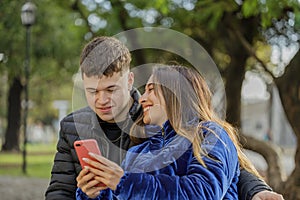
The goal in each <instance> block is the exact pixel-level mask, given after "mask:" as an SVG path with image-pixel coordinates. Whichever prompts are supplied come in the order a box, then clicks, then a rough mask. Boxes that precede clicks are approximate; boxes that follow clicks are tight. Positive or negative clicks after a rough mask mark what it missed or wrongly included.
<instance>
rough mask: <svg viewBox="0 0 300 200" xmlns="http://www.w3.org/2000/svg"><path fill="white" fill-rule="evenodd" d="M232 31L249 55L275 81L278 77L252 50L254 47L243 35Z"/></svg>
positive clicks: (234, 30)
mask: <svg viewBox="0 0 300 200" xmlns="http://www.w3.org/2000/svg"><path fill="white" fill-rule="evenodd" d="M231 31H232V32H233V34H234V35H235V36H236V37H237V38H238V40H239V41H240V42H241V44H242V45H243V46H244V48H245V49H246V50H247V51H248V53H249V54H250V55H251V56H253V57H254V58H255V59H256V60H257V61H258V62H259V63H260V64H261V65H262V67H263V68H264V70H265V71H266V72H268V73H269V74H270V76H272V78H273V79H275V78H276V77H275V76H274V75H273V73H272V72H271V71H270V70H269V69H268V67H267V66H266V65H265V63H264V61H262V60H261V59H260V58H259V57H258V56H257V55H256V52H255V50H254V49H253V48H252V46H251V45H250V44H249V42H248V41H247V40H246V39H245V38H244V37H243V36H242V34H241V33H240V32H239V31H237V30H236V29H233V30H232V29H231Z"/></svg>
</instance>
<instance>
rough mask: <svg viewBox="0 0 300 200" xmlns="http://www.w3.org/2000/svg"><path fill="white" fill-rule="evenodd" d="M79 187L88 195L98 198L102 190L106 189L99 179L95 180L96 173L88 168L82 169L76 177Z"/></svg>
mask: <svg viewBox="0 0 300 200" xmlns="http://www.w3.org/2000/svg"><path fill="white" fill-rule="evenodd" d="M76 180H77V187H79V188H80V189H81V190H82V191H83V192H84V193H85V194H86V195H87V196H88V197H90V198H92V199H93V198H96V197H97V196H98V195H99V193H100V191H101V190H104V189H106V188H107V187H105V186H103V185H102V186H100V185H99V181H97V180H95V175H94V174H93V173H90V172H89V170H88V169H82V170H81V172H80V173H79V175H78V176H77V178H76Z"/></svg>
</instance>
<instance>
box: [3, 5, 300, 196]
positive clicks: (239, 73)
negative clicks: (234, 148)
mask: <svg viewBox="0 0 300 200" xmlns="http://www.w3.org/2000/svg"><path fill="white" fill-rule="evenodd" d="M21 16H22V18H21ZM140 27H162V28H168V29H171V30H175V31H178V32H180V33H182V34H185V35H187V36H189V37H190V38H192V39H194V40H195V41H196V42H197V43H199V44H200V45H202V46H203V47H204V49H205V50H206V51H207V52H208V54H209V55H210V56H211V57H212V59H213V61H214V62H215V63H216V65H217V67H218V70H219V71H220V73H221V76H222V79H223V81H224V85H225V91H226V99H224V101H225V100H226V119H227V120H228V121H229V122H230V123H232V124H234V125H235V126H236V127H237V128H239V129H240V134H241V135H240V140H241V142H242V144H243V145H244V148H245V149H246V150H245V153H246V154H247V155H248V156H249V158H250V159H251V160H252V161H253V163H254V164H255V166H256V167H257V169H258V170H259V171H260V172H261V174H262V175H263V177H265V180H266V181H267V183H268V184H269V185H270V186H271V187H272V188H273V189H274V190H275V191H277V192H279V193H282V194H283V195H284V197H285V199H290V200H295V199H300V182H299V180H300V147H299V141H300V123H299V119H300V51H299V41H300V0H222V1H215V0H199V1H197V0H154V1H140V0H130V1H126V0H111V1H109V0H68V1H66V0H65V1H61V0H35V1H33V0H32V1H23V0H21V1H17V0H1V1H0V149H1V151H0V186H1V188H2V187H4V186H9V184H14V185H16V184H17V183H18V180H20V181H26V180H27V181H29V184H28V185H27V187H30V188H33V190H35V191H36V190H37V188H38V187H39V186H40V187H41V189H40V191H39V192H38V194H36V193H34V192H33V193H30V191H29V190H26V191H27V192H26V191H24V192H23V193H25V194H23V195H25V196H23V197H22V198H21V197H20V198H19V199H26V198H28V199H34V198H33V197H34V196H37V197H36V199H41V198H43V196H41V195H43V194H44V190H45V187H47V184H48V182H49V178H50V176H51V174H50V171H51V168H52V161H53V157H54V153H55V145H56V142H57V138H58V128H59V126H58V124H59V120H60V119H61V118H62V117H63V116H65V115H66V114H68V113H70V112H71V111H72V108H73V105H72V103H73V102H72V92H73V89H74V80H75V77H76V74H77V72H78V69H79V55H80V52H81V50H82V48H83V46H84V44H86V43H87V42H88V41H89V40H90V39H92V38H93V37H94V36H99V35H107V36H113V35H115V34H118V33H120V32H122V31H126V30H130V29H134V28H140ZM174 43H178V44H179V45H180V41H176V40H174ZM183 48H184V47H183ZM193 53H194V54H195V53H197V52H193ZM132 56H133V64H132V65H133V66H138V65H142V64H145V63H155V62H166V61H170V60H173V61H176V62H178V63H184V64H186V65H188V64H189V63H187V61H186V60H184V59H183V58H181V57H179V56H177V55H174V54H172V53H170V52H164V51H160V50H156V49H147V50H145V49H144V50H136V51H133V52H132ZM224 98H225V97H224ZM1 180H2V181H1ZM20 181H19V183H21V182H20ZM30 183H31V184H30ZM33 183H35V184H33ZM23 187H24V185H23ZM287 188H288V189H287ZM11 190H12V189H11ZM9 191H10V190H6V189H2V190H0V195H1V197H4V196H3V195H4V194H5V193H8V192H9ZM287 191H289V192H287ZM12 193H15V191H14V190H12ZM26 193H27V196H28V197H27V196H26ZM39 195H40V196H39ZM1 199H2V198H1ZM4 199H18V198H17V197H12V196H11V197H4Z"/></svg>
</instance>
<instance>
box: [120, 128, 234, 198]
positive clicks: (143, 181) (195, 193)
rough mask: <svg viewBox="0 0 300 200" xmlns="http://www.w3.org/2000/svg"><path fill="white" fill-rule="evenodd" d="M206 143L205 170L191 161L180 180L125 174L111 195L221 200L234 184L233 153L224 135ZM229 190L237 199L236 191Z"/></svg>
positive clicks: (213, 137)
mask: <svg viewBox="0 0 300 200" xmlns="http://www.w3.org/2000/svg"><path fill="white" fill-rule="evenodd" d="M206 139H207V141H206V142H204V143H203V144H202V148H204V149H205V150H206V151H207V152H208V153H209V155H210V157H212V158H213V159H211V158H207V157H204V158H203V159H204V162H205V163H206V165H207V168H205V167H204V166H202V165H201V164H200V163H199V162H198V161H197V160H196V158H195V157H193V158H192V159H191V161H190V163H189V166H188V168H187V173H186V175H184V176H177V175H174V176H169V175H165V174H155V175H152V174H146V173H132V172H131V173H129V172H125V175H124V176H123V177H122V179H121V182H120V183H119V185H118V187H117V189H116V191H114V192H115V195H117V197H118V198H119V199H153V200H154V199H170V200H171V199H172V200H174V199H181V200H184V199H189V200H190V199H212V200H213V199H223V198H224V195H225V193H228V190H229V187H230V185H231V183H232V182H233V181H234V182H237V181H238V180H237V179H238V175H239V164H238V157H237V152H236V149H235V147H234V144H233V143H232V141H231V140H230V139H229V137H228V136H227V133H226V132H225V131H223V133H222V134H220V135H219V136H215V135H214V134H209V135H208V136H206ZM212 141H213V142H212ZM233 190H234V191H232V192H233V193H235V194H236V196H235V197H237V188H236V187H235V188H234V189H233ZM227 195H228V194H227ZM232 199H236V198H232Z"/></svg>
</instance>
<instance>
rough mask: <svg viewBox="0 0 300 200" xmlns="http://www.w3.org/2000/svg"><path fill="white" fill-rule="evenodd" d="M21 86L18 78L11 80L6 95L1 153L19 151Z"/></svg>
mask: <svg viewBox="0 0 300 200" xmlns="http://www.w3.org/2000/svg"><path fill="white" fill-rule="evenodd" d="M22 89H23V87H22V84H21V81H20V77H15V78H14V79H13V82H12V85H10V88H9V94H8V110H7V123H8V124H7V129H6V132H5V140H4V143H3V145H2V151H19V150H20V148H19V135H20V132H19V130H20V124H21V123H20V122H21V94H22Z"/></svg>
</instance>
